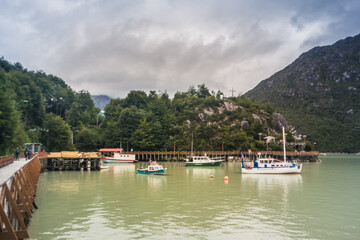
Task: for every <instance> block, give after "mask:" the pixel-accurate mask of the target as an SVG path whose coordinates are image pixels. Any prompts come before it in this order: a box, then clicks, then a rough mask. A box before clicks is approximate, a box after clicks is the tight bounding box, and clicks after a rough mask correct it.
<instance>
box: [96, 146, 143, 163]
mask: <svg viewBox="0 0 360 240" xmlns="http://www.w3.org/2000/svg"><path fill="white" fill-rule="evenodd" d="M99 152H100V153H101V157H100V159H101V162H103V163H133V162H136V161H137V160H136V159H135V154H129V153H124V150H123V149H122V148H101V149H100V150H99Z"/></svg>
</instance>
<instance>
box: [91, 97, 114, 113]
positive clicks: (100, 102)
mask: <svg viewBox="0 0 360 240" xmlns="http://www.w3.org/2000/svg"><path fill="white" fill-rule="evenodd" d="M91 98H92V100H93V101H94V103H95V107H97V108H100V109H101V110H104V109H105V106H106V104H108V103H109V102H110V100H111V98H110V97H109V96H106V95H91Z"/></svg>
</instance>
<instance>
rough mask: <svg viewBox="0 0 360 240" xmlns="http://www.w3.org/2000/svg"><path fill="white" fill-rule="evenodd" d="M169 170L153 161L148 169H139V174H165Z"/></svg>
mask: <svg viewBox="0 0 360 240" xmlns="http://www.w3.org/2000/svg"><path fill="white" fill-rule="evenodd" d="M166 170H167V168H163V166H162V165H159V164H158V163H157V162H153V161H151V162H150V164H149V166H148V167H147V168H139V169H138V170H137V172H138V173H141V174H154V173H164V172H165V171H166Z"/></svg>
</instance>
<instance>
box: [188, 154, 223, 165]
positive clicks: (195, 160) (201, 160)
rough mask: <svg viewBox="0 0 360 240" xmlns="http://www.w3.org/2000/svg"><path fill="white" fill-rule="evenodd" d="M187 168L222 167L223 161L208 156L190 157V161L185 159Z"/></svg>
mask: <svg viewBox="0 0 360 240" xmlns="http://www.w3.org/2000/svg"><path fill="white" fill-rule="evenodd" d="M185 160H186V163H185V166H187V167H190V166H202V167H204V166H220V165H221V163H222V162H223V160H222V159H220V158H218V159H215V158H209V157H208V156H206V155H205V156H190V157H189V158H188V159H185Z"/></svg>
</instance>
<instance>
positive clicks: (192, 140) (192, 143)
mask: <svg viewBox="0 0 360 240" xmlns="http://www.w3.org/2000/svg"><path fill="white" fill-rule="evenodd" d="M193 148H194V133H191V156H192V155H193Z"/></svg>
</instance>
